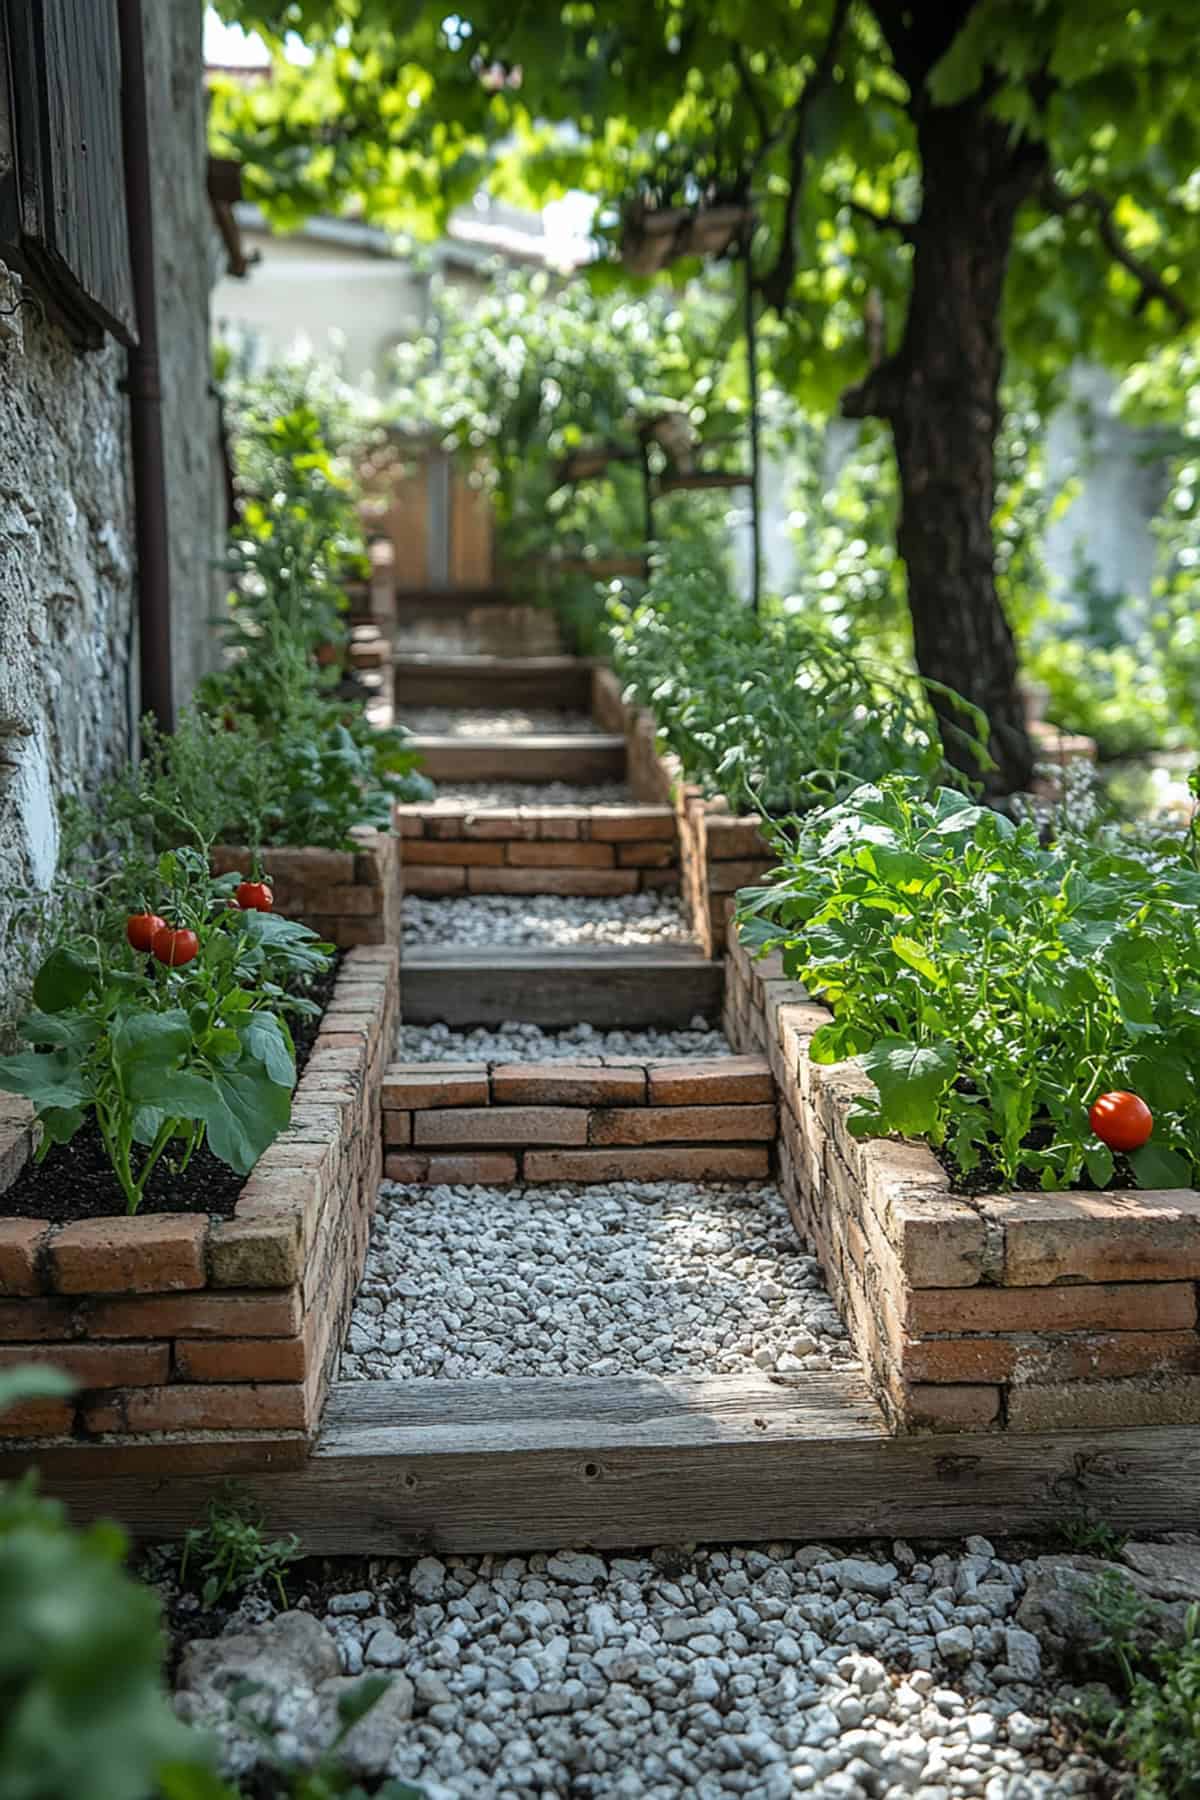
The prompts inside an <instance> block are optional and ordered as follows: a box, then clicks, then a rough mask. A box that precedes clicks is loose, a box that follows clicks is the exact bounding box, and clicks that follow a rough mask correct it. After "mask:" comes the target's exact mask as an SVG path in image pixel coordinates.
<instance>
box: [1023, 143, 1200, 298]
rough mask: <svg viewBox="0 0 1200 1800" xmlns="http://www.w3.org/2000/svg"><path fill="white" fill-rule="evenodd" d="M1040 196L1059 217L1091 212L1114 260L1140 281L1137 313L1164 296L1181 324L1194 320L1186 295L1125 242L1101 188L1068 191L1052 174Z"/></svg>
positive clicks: (1044, 184) (1112, 207) (1109, 203)
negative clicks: (1172, 285) (1074, 192)
mask: <svg viewBox="0 0 1200 1800" xmlns="http://www.w3.org/2000/svg"><path fill="white" fill-rule="evenodd" d="M1041 198H1042V200H1043V202H1044V204H1045V205H1046V206H1047V207H1048V208H1049V210H1050V211H1051V212H1053V213H1057V214H1058V216H1059V218H1062V219H1069V218H1072V217H1073V216H1074V215H1075V214H1076V213H1078V212H1081V211H1082V212H1086V213H1089V214H1090V215H1091V217H1092V218H1093V219H1094V220H1095V223H1096V233H1097V236H1098V237H1099V239H1100V242H1101V243H1102V244H1103V245H1104V248H1105V249H1106V250H1107V252H1108V254H1109V256H1110V257H1111V258H1112V260H1113V262H1115V263H1117V264H1119V266H1120V267H1121V268H1122V269H1125V270H1126V271H1127V273H1128V274H1130V275H1132V276H1133V278H1134V280H1135V281H1136V282H1137V283H1138V286H1139V289H1140V292H1139V294H1138V299H1137V303H1136V305H1135V307H1134V312H1135V313H1141V312H1144V311H1145V309H1146V307H1147V306H1148V305H1149V304H1150V302H1151V300H1161V301H1162V303H1163V305H1164V306H1165V307H1166V308H1167V310H1168V312H1170V313H1171V314H1172V315H1173V316H1174V318H1175V320H1176V322H1177V323H1178V324H1179V325H1189V324H1190V323H1191V321H1192V316H1193V315H1192V309H1191V307H1190V306H1189V305H1188V303H1187V301H1186V300H1185V299H1184V298H1183V295H1182V294H1180V293H1179V291H1178V289H1176V288H1173V287H1171V286H1170V285H1169V283H1168V282H1166V281H1164V279H1163V277H1162V276H1161V275H1159V274H1158V273H1157V271H1156V270H1154V269H1152V268H1151V266H1150V264H1149V263H1148V262H1147V261H1146V260H1145V258H1144V257H1141V256H1139V255H1138V254H1137V252H1136V251H1134V250H1132V249H1131V248H1130V246H1129V245H1128V244H1127V243H1126V241H1125V239H1124V238H1123V237H1122V236H1121V233H1120V231H1119V230H1118V228H1117V223H1116V206H1115V203H1114V202H1113V201H1112V200H1110V199H1108V197H1107V196H1106V195H1104V194H1102V193H1101V192H1100V190H1099V189H1098V188H1092V187H1088V188H1082V189H1081V190H1080V192H1079V193H1077V194H1069V193H1067V192H1066V191H1065V190H1064V189H1063V188H1061V187H1060V186H1059V185H1058V182H1057V180H1056V179H1055V177H1054V176H1052V175H1051V176H1049V177H1048V178H1047V179H1046V181H1045V182H1044V183H1043V185H1042V190H1041Z"/></svg>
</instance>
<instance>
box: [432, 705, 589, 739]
mask: <svg viewBox="0 0 1200 1800" xmlns="http://www.w3.org/2000/svg"><path fill="white" fill-rule="evenodd" d="M400 723H401V724H402V725H404V726H405V727H406V728H407V730H409V731H415V732H417V733H418V734H419V735H421V736H423V737H467V738H471V737H521V736H524V735H526V734H527V733H529V732H538V733H543V732H544V733H550V734H552V735H555V736H561V735H562V734H563V733H564V732H570V733H571V734H572V735H575V734H576V733H578V734H579V735H580V736H585V735H587V734H588V733H589V732H590V733H594V732H596V731H597V730H598V727H597V725H596V724H595V722H594V721H593V720H592V719H590V718H589V717H588V716H587V714H586V713H572V712H554V711H552V710H551V709H550V708H548V707H541V708H532V707H531V708H530V709H529V710H528V711H521V710H513V711H510V712H483V711H481V710H480V709H479V708H478V707H469V708H468V707H450V706H413V707H406V708H405V709H404V710H403V711H402V712H401V714H400Z"/></svg>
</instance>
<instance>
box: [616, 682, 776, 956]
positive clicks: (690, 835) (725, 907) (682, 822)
mask: <svg viewBox="0 0 1200 1800" xmlns="http://www.w3.org/2000/svg"><path fill="white" fill-rule="evenodd" d="M592 712H593V715H594V716H595V719H596V721H597V723H598V724H599V725H601V726H603V727H604V729H605V730H607V731H621V732H623V733H624V735H625V758H626V768H627V770H628V780H629V785H630V788H631V789H632V791H633V794H634V797H635V798H636V799H637V800H639V801H647V802H650V803H652V804H654V805H658V806H666V805H669V806H671V807H673V809H674V812H675V823H676V829H677V832H678V838H679V867H680V878H681V889H682V894H683V902H684V906H685V908H686V910H687V914H688V920H689V923H690V924H691V927H692V931H693V932H694V934H695V936H696V940H697V942H698V943H699V944H700V947H701V949H702V950H703V951H704V954H705V956H710V957H715V956H722V955H723V954H724V952H725V946H726V941H727V938H728V933H729V921H730V919H731V917H732V915H733V908H734V897H735V895H736V893H737V890H738V889H739V888H743V887H750V886H752V885H753V884H754V883H755V882H757V881H761V880H762V878H763V876H764V875H766V873H767V872H768V870H769V869H771V868H772V867H773V866H774V863H775V860H776V859H775V858H774V857H773V856H772V854H771V851H770V849H769V848H768V846H767V844H766V843H765V842H764V840H763V836H762V833H761V831H760V830H759V823H758V820H757V818H755V817H754V816H753V815H741V816H739V815H735V814H732V813H731V812H730V811H729V806H728V804H727V802H726V801H724V800H721V799H715V800H709V799H705V797H704V795H703V794H702V793H701V791H700V789H699V788H698V787H696V786H695V785H694V783H691V782H687V781H684V779H683V775H682V771H681V769H680V767H679V764H678V762H677V760H676V759H675V757H673V756H670V755H667V756H661V755H660V754H659V752H658V749H657V744H656V732H655V726H654V720H653V718H652V717H651V715H650V713H648V712H647V711H646V710H645V709H644V708H642V707H633V706H630V705H628V704H627V703H626V701H625V699H624V697H623V696H622V693H621V684H620V682H619V681H618V679H617V677H616V676H615V675H614V674H613V672H612V670H611V669H607V668H603V667H597V668H596V669H595V670H594V672H593V676H592Z"/></svg>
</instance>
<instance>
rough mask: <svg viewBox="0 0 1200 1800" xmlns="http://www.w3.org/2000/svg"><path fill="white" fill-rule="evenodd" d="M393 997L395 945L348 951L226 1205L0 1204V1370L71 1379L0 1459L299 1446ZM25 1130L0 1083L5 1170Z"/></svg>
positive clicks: (194, 1455) (323, 1351)
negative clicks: (274, 1113)
mask: <svg viewBox="0 0 1200 1800" xmlns="http://www.w3.org/2000/svg"><path fill="white" fill-rule="evenodd" d="M397 1004H398V1002H397V952H396V951H395V950H394V949H389V948H362V949H355V950H351V951H350V952H349V953H348V955H347V956H346V958H345V959H344V961H343V963H342V967H341V971H340V973H339V975H338V981H337V986H336V988H335V991H334V996H333V999H332V1000H331V1002H330V1004H329V1006H328V1007H327V1008H326V1011H325V1014H324V1016H323V1018H322V1021H321V1030H320V1033H319V1035H318V1037H317V1039H316V1042H315V1044H314V1047H313V1050H312V1053H311V1055H310V1057H309V1060H308V1064H307V1066H306V1068H305V1070H304V1073H303V1075H302V1076H301V1078H300V1082H299V1085H298V1087H297V1090H296V1096H295V1101H294V1103H293V1108H292V1122H291V1124H290V1126H289V1127H288V1129H287V1130H286V1131H285V1132H284V1133H283V1134H282V1135H281V1136H280V1137H279V1138H278V1139H277V1140H276V1141H275V1143H274V1144H272V1146H271V1148H270V1149H269V1150H267V1151H266V1153H265V1154H264V1155H263V1156H262V1157H260V1159H259V1161H258V1163H257V1164H256V1165H255V1168H254V1170H253V1172H252V1173H251V1175H250V1176H249V1178H248V1179H247V1181H246V1184H245V1186H244V1187H243V1189H242V1192H241V1196H240V1198H239V1200H238V1203H237V1209H236V1212H235V1214H234V1217H233V1218H232V1219H229V1220H224V1221H212V1220H210V1219H209V1217H208V1215H207V1214H196V1213H186V1214H174V1215H173V1214H162V1213H146V1214H137V1215H135V1216H134V1217H132V1218H126V1217H114V1218H106V1219H91V1220H86V1221H83V1222H81V1223H79V1224H74V1225H61V1226H55V1225H51V1224H49V1223H47V1222H46V1221H39V1220H24V1219H3V1218H0V1368H8V1367H12V1366H14V1365H16V1364H19V1363H30V1362H36V1363H52V1364H54V1365H56V1366H58V1367H60V1368H64V1369H66V1370H67V1372H68V1373H69V1374H72V1375H74V1376H75V1378H76V1379H77V1380H78V1381H79V1383H80V1384H81V1386H80V1391H79V1392H78V1393H77V1394H76V1395H75V1396H74V1397H73V1398H71V1399H67V1400H50V1401H46V1400H39V1401H31V1402H28V1403H26V1404H24V1405H22V1406H20V1407H17V1408H15V1409H12V1410H10V1411H8V1412H6V1413H4V1414H3V1415H0V1437H2V1438H4V1439H7V1440H14V1439H15V1440H20V1443H19V1444H17V1443H13V1442H11V1441H10V1443H9V1444H8V1447H7V1450H8V1454H7V1458H0V1467H4V1466H5V1463H6V1462H7V1464H8V1466H11V1464H12V1459H13V1456H14V1453H16V1452H18V1451H19V1453H20V1456H19V1457H18V1460H19V1459H20V1457H26V1458H27V1457H29V1456H31V1455H33V1454H35V1453H36V1456H37V1460H38V1461H39V1462H41V1463H43V1464H45V1465H47V1466H52V1467H54V1468H55V1469H57V1470H59V1471H60V1472H67V1473H74V1472H77V1473H81V1474H82V1473H87V1474H100V1473H110V1472H111V1473H121V1472H124V1471H125V1470H130V1469H134V1468H136V1469H152V1468H161V1469H163V1470H164V1471H172V1470H182V1469H184V1468H186V1469H188V1470H190V1471H191V1472H196V1473H205V1472H213V1473H219V1472H222V1471H227V1470H230V1469H235V1468H236V1469H256V1468H263V1467H268V1466H271V1467H277V1466H286V1465H287V1464H289V1463H294V1462H298V1461H301V1460H302V1459H303V1458H304V1456H305V1455H306V1454H307V1451H308V1448H309V1444H310V1441H311V1439H312V1436H313V1434H314V1432H315V1430H316V1426H317V1424H318V1421H319V1419H320V1414H321V1408H322V1406H323V1404H324V1399H325V1393H326V1389H327V1387H328V1383H329V1380H330V1376H331V1373H332V1370H333V1366H334V1363H335V1362H336V1358H337V1353H338V1349H339V1346H340V1344H341V1339H342V1336H343V1332H344V1327H345V1323H346V1320H347V1318H348V1316H349V1312H350V1307H351V1304H352V1302H353V1298H354V1291H355V1288H356V1287H357V1285H358V1281H359V1279H360V1277H361V1274H362V1267H363V1262H364V1259H365V1256H366V1246H367V1236H368V1232H369V1229H370V1219H371V1213H372V1211H373V1208H374V1203H375V1194H376V1189H377V1187H378V1183H379V1179H380V1175H381V1172H382V1152H381V1143H380V1138H381V1123H380V1088H381V1083H382V1078H383V1071H384V1067H385V1064H386V1062H387V1059H388V1054H389V1051H390V1047H391V1042H392V1037H393V1034H394V1031H395V1024H396V1012H397ZM33 1131H34V1127H33V1124H32V1111H31V1108H30V1107H29V1104H28V1102H27V1101H24V1100H18V1099H16V1098H14V1097H13V1096H9V1095H4V1096H0V1182H2V1183H3V1185H5V1186H7V1185H8V1184H9V1183H10V1182H11V1181H12V1180H13V1179H14V1178H15V1176H16V1174H17V1173H18V1172H19V1170H20V1169H21V1168H22V1167H23V1165H24V1163H25V1161H26V1160H27V1158H28V1157H29V1155H30V1154H31V1153H32V1149H33Z"/></svg>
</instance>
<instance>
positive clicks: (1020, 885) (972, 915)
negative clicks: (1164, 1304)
mask: <svg viewBox="0 0 1200 1800" xmlns="http://www.w3.org/2000/svg"><path fill="white" fill-rule="evenodd" d="M776 839H777V843H778V846H779V849H780V851H781V854H782V856H783V862H782V866H781V868H780V870H779V872H778V880H777V882H776V883H775V884H774V885H773V886H772V887H770V888H767V889H762V890H759V891H754V892H750V893H748V894H746V895H744V896H743V903H742V908H741V914H740V917H741V920H742V929H743V937H744V941H746V942H747V943H748V944H749V945H752V946H754V947H760V948H762V949H764V950H765V949H769V948H779V949H781V950H782V953H783V963H784V968H785V970H786V972H787V974H788V975H789V976H791V977H792V978H794V979H797V980H800V981H802V982H804V984H805V985H806V986H807V987H808V988H809V989H810V991H811V992H813V993H814V994H816V995H818V996H820V997H821V998H822V999H824V1000H825V1001H826V1002H827V1003H828V1005H829V1006H830V1008H831V1010H832V1012H833V1019H832V1021H831V1022H830V1023H829V1024H828V1025H825V1026H823V1027H822V1029H821V1030H820V1031H819V1032H818V1033H817V1035H816V1037H815V1038H814V1039H813V1044H812V1055H813V1056H814V1058H815V1059H816V1060H817V1061H819V1062H837V1061H840V1060H842V1059H844V1058H847V1057H853V1056H858V1057H861V1059H862V1062H863V1065H864V1067H865V1068H866V1070H867V1072H868V1074H869V1075H870V1076H871V1078H872V1080H873V1082H874V1084H875V1089H876V1092H875V1095H874V1096H873V1097H871V1098H870V1099H869V1100H867V1101H865V1102H863V1103H860V1104H859V1105H858V1106H857V1107H856V1108H855V1111H854V1114H853V1117H852V1123H853V1126H854V1128H855V1129H856V1130H857V1131H859V1132H860V1133H863V1134H866V1133H872V1132H875V1133H878V1132H883V1133H887V1132H898V1133H900V1134H901V1135H904V1136H912V1137H918V1136H924V1137H927V1138H928V1139H929V1140H930V1142H931V1143H933V1144H934V1145H937V1146H943V1147H944V1148H945V1150H946V1151H947V1152H948V1154H949V1156H950V1157H951V1158H952V1160H953V1162H954V1164H955V1165H956V1166H957V1168H958V1169H959V1170H960V1171H962V1173H963V1174H964V1175H969V1174H970V1173H971V1172H972V1171H974V1170H975V1169H977V1168H979V1167H980V1165H981V1163H984V1164H986V1165H987V1166H988V1167H989V1168H994V1169H995V1170H996V1171H998V1175H999V1179H1000V1180H1001V1182H1002V1183H1005V1184H1007V1185H1009V1186H1012V1185H1015V1184H1018V1183H1022V1182H1028V1181H1029V1180H1030V1179H1031V1178H1032V1179H1034V1180H1040V1181H1041V1183H1042V1185H1043V1186H1045V1187H1047V1188H1056V1187H1071V1186H1073V1185H1075V1184H1076V1183H1078V1182H1079V1181H1080V1180H1081V1179H1082V1178H1083V1176H1084V1172H1085V1171H1086V1174H1087V1176H1088V1178H1089V1179H1090V1180H1091V1181H1092V1182H1093V1183H1094V1184H1095V1185H1096V1186H1097V1187H1101V1188H1102V1187H1106V1186H1108V1185H1109V1183H1110V1182H1111V1181H1112V1179H1113V1176H1114V1160H1113V1151H1114V1149H1116V1150H1118V1151H1120V1152H1122V1153H1124V1154H1125V1155H1126V1156H1127V1158H1128V1161H1129V1164H1130V1167H1131V1168H1132V1170H1133V1172H1134V1175H1135V1178H1136V1180H1137V1181H1138V1183H1139V1185H1141V1186H1143V1187H1179V1186H1183V1185H1186V1184H1188V1183H1189V1182H1191V1181H1193V1180H1194V1178H1195V1175H1196V1172H1197V1170H1198V1169H1200V1087H1198V1083H1197V1076H1198V1075H1200V929H1198V927H1200V872H1198V871H1197V869H1196V868H1195V866H1194V864H1193V863H1192V862H1191V860H1190V858H1189V855H1188V851H1187V847H1186V844H1185V843H1184V841H1183V840H1181V839H1178V838H1177V839H1163V840H1161V841H1156V842H1152V843H1149V844H1147V845H1142V846H1138V845H1135V844H1131V843H1129V842H1127V841H1125V840H1123V839H1122V838H1120V837H1119V836H1117V835H1115V834H1114V833H1112V832H1111V831H1110V832H1100V833H1098V834H1097V835H1096V836H1094V837H1093V838H1086V839H1085V838H1080V839H1072V840H1069V841H1068V840H1063V841H1060V842H1058V843H1055V844H1052V845H1049V846H1046V845H1043V844H1042V843H1040V842H1039V839H1038V835H1037V832H1036V831H1035V829H1034V828H1033V826H1032V825H1021V826H1017V825H1014V824H1013V823H1012V822H1011V821H1010V820H1008V819H1006V818H1004V817H1002V816H1001V815H1000V814H998V813H995V812H992V811H989V810H988V809H986V808H983V807H980V806H976V805H974V804H973V803H972V802H971V801H970V800H969V799H967V798H966V797H965V796H964V795H962V794H960V793H955V792H953V791H951V790H949V789H944V788H943V789H940V790H938V791H937V792H936V793H935V794H934V795H933V796H932V797H929V796H926V795H925V794H923V793H922V791H921V790H920V788H919V786H918V785H917V784H916V783H915V782H913V781H912V780H906V779H904V778H901V777H894V778H892V779H890V780H888V781H885V782H883V783H881V784H879V785H867V786H863V787H860V788H859V789H858V790H857V791H856V792H855V793H853V794H852V795H851V796H850V797H849V798H848V799H847V800H846V801H845V802H844V803H843V804H842V805H839V806H835V807H832V808H830V809H829V810H828V811H826V812H823V813H821V814H819V815H817V816H815V817H814V818H812V819H811V820H808V821H805V822H803V823H801V824H799V825H798V826H797V827H796V829H795V831H794V832H790V831H789V832H785V831H783V830H780V831H779V832H777V834H776ZM1117 1087H1121V1088H1124V1089H1127V1090H1128V1098H1129V1102H1132V1103H1133V1107H1134V1113H1136V1116H1137V1118H1138V1119H1140V1120H1141V1123H1142V1124H1145V1123H1146V1119H1144V1118H1142V1115H1141V1114H1140V1113H1137V1110H1136V1109H1137V1105H1138V1103H1139V1102H1140V1103H1142V1104H1143V1105H1144V1106H1145V1108H1146V1109H1147V1111H1146V1118H1148V1117H1149V1112H1150V1111H1152V1112H1153V1119H1152V1121H1150V1122H1151V1124H1152V1130H1150V1131H1148V1132H1147V1133H1146V1135H1145V1136H1143V1137H1141V1138H1138V1134H1137V1133H1136V1132H1133V1131H1130V1132H1127V1133H1125V1134H1124V1140H1123V1141H1121V1142H1113V1140H1112V1139H1111V1138H1110V1139H1109V1141H1108V1142H1105V1141H1103V1134H1100V1135H1098V1134H1097V1132H1096V1130H1095V1127H1094V1124H1093V1123H1092V1121H1090V1120H1089V1108H1091V1107H1092V1105H1093V1102H1095V1101H1096V1099H1097V1097H1098V1096H1099V1095H1101V1094H1106V1093H1111V1092H1112V1090H1114V1089H1115V1088H1117ZM1135 1096H1136V1097H1137V1099H1135ZM1122 1106H1123V1107H1125V1112H1124V1113H1123V1114H1122V1116H1123V1117H1129V1118H1130V1119H1132V1115H1130V1114H1129V1112H1128V1102H1126V1101H1122ZM1135 1139H1137V1141H1136V1142H1135V1141H1134V1140H1135Z"/></svg>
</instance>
